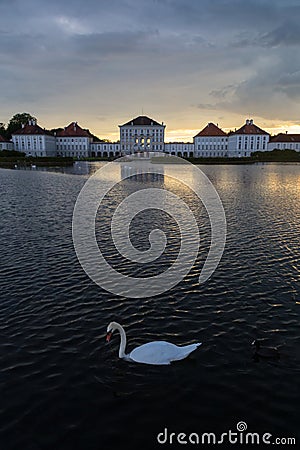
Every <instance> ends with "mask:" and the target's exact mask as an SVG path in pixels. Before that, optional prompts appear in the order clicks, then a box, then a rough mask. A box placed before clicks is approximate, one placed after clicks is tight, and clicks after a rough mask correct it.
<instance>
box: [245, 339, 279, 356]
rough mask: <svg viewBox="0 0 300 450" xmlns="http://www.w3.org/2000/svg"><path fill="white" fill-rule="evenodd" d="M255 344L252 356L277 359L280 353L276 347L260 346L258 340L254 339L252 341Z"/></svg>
mask: <svg viewBox="0 0 300 450" xmlns="http://www.w3.org/2000/svg"><path fill="white" fill-rule="evenodd" d="M252 345H255V352H254V355H253V356H254V357H256V358H257V357H259V358H264V359H279V358H280V354H279V350H278V348H277V347H263V348H261V345H260V341H259V340H258V339H255V340H254V341H253V342H252Z"/></svg>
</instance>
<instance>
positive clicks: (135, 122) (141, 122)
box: [119, 116, 164, 127]
mask: <svg viewBox="0 0 300 450" xmlns="http://www.w3.org/2000/svg"><path fill="white" fill-rule="evenodd" d="M119 126H120V127H130V126H143V127H145V126H147V127H148V126H155V127H157V126H159V127H163V126H164V125H163V124H161V123H158V122H156V121H155V120H153V119H150V117H147V116H138V117H136V118H135V119H132V120H130V121H129V122H127V123H124V125H119Z"/></svg>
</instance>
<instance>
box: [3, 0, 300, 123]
mask: <svg viewBox="0 0 300 450" xmlns="http://www.w3.org/2000/svg"><path fill="white" fill-rule="evenodd" d="M0 17H1V23H0V58H1V63H2V64H1V67H0V77H1V85H0V100H4V104H7V102H8V101H9V100H8V97H9V95H8V93H10V94H11V96H10V98H11V100H12V102H13V103H14V104H15V103H16V102H17V99H18V98H19V99H24V101H30V99H31V101H32V102H39V101H40V102H44V103H45V104H47V102H49V105H50V104H51V103H52V104H55V107H57V108H59V107H63V106H60V105H61V104H63V105H64V107H66V108H67V107H68V105H69V103H72V102H73V101H74V98H73V97H72V95H73V92H74V90H76V91H77V92H79V91H82V93H83V94H84V95H85V96H86V98H88V97H89V98H92V99H93V98H94V94H93V93H94V91H95V90H97V92H98V93H99V95H100V96H101V98H102V100H103V101H106V104H108V103H109V102H110V103H111V104H117V103H118V102H119V96H120V89H121V88H120V86H122V95H123V96H125V95H127V96H129V98H130V100H131V101H132V102H134V101H135V100H136V101H137V99H138V98H139V96H141V97H142V98H144V97H146V96H147V95H148V98H149V99H150V101H153V102H155V101H156V102H157V103H159V102H160V101H161V100H162V99H165V102H166V104H170V108H171V109H174V107H175V108H176V107H178V108H188V107H189V105H198V110H200V109H202V110H206V111H209V110H217V109H220V110H223V111H225V112H226V111H227V112H228V113H230V112H235V113H236V112H237V113H239V114H243V115H244V114H245V110H246V111H248V110H249V109H251V110H252V111H253V113H254V112H255V113H256V114H258V115H260V116H262V117H269V116H271V115H272V111H271V112H270V110H269V108H268V107H267V105H271V107H272V108H273V110H274V109H276V116H278V117H280V115H281V117H282V118H283V117H284V118H286V117H287V116H288V114H289V113H290V114H291V115H292V116H293V117H296V116H297V114H298V116H299V109H298V107H297V106H296V105H295V102H296V101H298V100H299V94H298V92H297V91H299V86H300V84H299V81H300V80H299V71H300V58H299V55H298V52H297V45H299V44H300V25H299V24H300V5H299V1H298V0H297V1H296V0H295V1H294V0H248V1H242V0H231V1H229V0H201V1H199V0H139V1H138V0H110V1H101V0H85V1H82V0H65V1H64V2H62V1H61V0H51V2H49V1H48V0H27V1H26V2H24V1H21V0H9V1H7V0H1V2H0ZM138 101H140V100H138ZM176 102H177V103H176ZM285 102H286V107H284V106H283V105H284V104H285ZM92 105H93V101H92V100H91V102H90V107H92ZM124 105H128V102H127V99H126V102H124ZM126 107H127V108H128V106H126ZM124 108H125V106H124ZM166 110H167V106H166ZM254 110H255V111H254ZM101 114H102V112H101ZM97 115H98V113H97ZM273 116H274V114H273Z"/></svg>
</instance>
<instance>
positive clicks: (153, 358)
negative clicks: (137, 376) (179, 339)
mask: <svg viewBox="0 0 300 450" xmlns="http://www.w3.org/2000/svg"><path fill="white" fill-rule="evenodd" d="M199 345H201V344H191V345H186V346H184V347H178V346H177V345H174V344H171V343H170V342H165V341H154V342H148V343H147V344H144V345H141V346H140V347H137V348H135V349H134V350H133V351H132V352H131V353H130V354H129V355H128V356H129V357H130V359H132V360H133V361H135V362H139V363H144V364H155V365H165V364H170V362H171V361H177V360H180V359H183V358H185V357H186V356H188V355H189V354H190V353H191V352H192V351H194V350H196V348H197V347H198V346H199Z"/></svg>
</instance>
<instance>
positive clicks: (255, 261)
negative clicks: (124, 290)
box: [0, 163, 300, 450]
mask: <svg viewBox="0 0 300 450" xmlns="http://www.w3.org/2000/svg"><path fill="white" fill-rule="evenodd" d="M102 166H103V163H77V165H75V166H74V167H73V168H64V169H54V170H53V171H51V170H49V169H48V170H45V171H43V170H4V169H0V180H1V185H0V210H1V219H0V227H1V228H0V230H1V233H0V248H1V264H0V270H1V278H0V338H1V340H0V392H1V397H0V398H1V402H0V448H1V449H3V450H11V449H16V450H17V449H18V450H19V449H22V450H31V449H32V450H41V449H51V450H52V449H56V450H57V449H67V450H68V449H72V450H73V449H85V450H87V449H91V450H92V449H93V450H96V449H111V450H113V449H117V448H121V446H122V447H125V448H131V449H139V448H143V449H148V448H149V449H153V448H156V447H160V448H164V447H168V448H175V447H178V446H179V444H178V442H177V441H176V442H177V444H175V443H174V444H172V445H170V443H169V444H167V442H166V444H163V442H161V443H158V440H157V436H158V435H159V433H163V435H161V436H160V439H161V441H164V439H165V436H166V433H167V434H168V436H169V434H170V433H172V432H173V433H175V437H174V436H173V437H172V439H173V440H174V439H177V437H178V433H185V434H186V435H188V436H189V435H190V433H197V434H198V435H199V436H201V435H202V434H203V433H215V434H216V435H217V437H218V436H220V435H221V434H222V433H228V432H229V430H232V432H233V431H234V432H236V431H237V424H238V423H239V422H245V424H246V427H247V431H248V432H253V433H254V432H255V433H259V434H260V436H262V435H263V434H264V433H270V434H271V435H272V437H271V438H270V441H271V442H273V441H274V440H275V438H288V437H295V438H298V439H299V430H298V428H299V425H298V424H299V412H300V411H299V404H300V395H299V392H300V390H299V377H300V368H299V362H300V350H299V348H300V333H299V331H300V326H299V308H300V287H299V282H300V165H297V164H257V165H250V164H249V165H242V166H240V165H203V166H199V167H200V168H201V170H202V171H203V172H204V173H205V174H206V175H207V176H208V178H209V179H210V180H211V182H212V183H213V185H214V186H215V188H216V190H217V192H218V193H219V196H220V198H221V200H222V203H223V206H224V210H225V213H226V220H227V240H226V247H225V251H224V253H223V256H222V259H221V262H220V264H219V266H218V268H217V269H216V271H215V272H214V273H213V275H212V276H211V278H210V279H209V280H208V281H207V282H206V283H204V284H201V285H199V283H198V277H199V274H200V271H201V267H202V266H203V262H204V259H205V255H207V251H208V247H209V242H210V225H209V220H208V217H207V214H206V212H205V209H204V208H203V206H202V205H201V204H200V202H199V201H198V199H197V197H196V196H195V195H194V193H193V192H191V191H190V190H189V189H186V188H185V187H183V186H180V184H176V183H173V185H172V183H168V171H170V170H172V169H170V167H167V166H168V165H166V167H163V170H162V172H161V174H159V175H158V176H144V175H143V174H141V175H136V176H134V177H132V178H129V179H127V180H125V181H123V182H122V183H118V184H117V185H116V186H115V187H114V189H113V190H111V192H110V193H109V195H108V197H107V199H105V201H104V202H103V205H101V208H100V210H99V214H98V216H97V239H98V243H99V247H100V248H101V249H102V251H103V254H104V255H105V257H106V258H108V259H109V258H110V259H111V264H112V265H114V267H115V268H116V269H117V270H121V271H123V273H126V274H130V273H131V272H133V273H134V274H135V276H137V277H141V276H144V275H145V274H146V276H148V277H151V276H152V275H153V274H155V273H161V272H162V271H163V270H165V269H166V268H168V267H169V266H170V265H171V264H172V263H173V262H174V259H175V258H176V254H177V253H178V250H179V247H180V239H179V237H178V229H177V227H176V223H174V220H172V218H171V217H169V216H166V215H165V214H162V213H158V212H155V211H149V212H148V213H146V214H142V215H139V216H138V217H136V218H135V219H134V221H133V223H132V226H131V231H130V232H131V235H130V236H131V238H132V242H133V243H134V245H136V247H137V248H139V249H141V250H145V249H147V248H148V247H149V242H148V235H149V230H150V231H151V227H152V228H153V226H155V228H158V227H161V228H162V229H163V230H164V231H165V233H166V236H167V237H168V245H167V247H166V254H165V255H162V256H161V257H160V259H159V261H158V262H153V263H150V264H144V265H141V264H136V263H132V264H130V263H129V262H128V261H125V262H124V260H123V259H122V258H120V255H119V254H118V252H117V251H116V249H115V247H114V245H113V241H112V239H111V236H109V233H110V221H111V217H112V213H113V209H114V208H115V207H116V205H117V204H118V202H119V201H120V200H121V199H123V198H125V197H126V196H127V195H128V194H130V193H133V192H136V191H137V190H139V189H142V188H145V187H153V188H156V187H158V188H162V187H164V188H171V189H173V191H174V192H175V193H176V194H178V195H181V196H182V198H183V199H184V200H185V201H186V202H187V204H188V205H189V207H190V209H191V210H192V211H193V212H194V214H195V217H196V218H197V221H198V223H199V229H200V242H201V245H200V251H199V255H198V257H197V260H196V261H195V264H194V265H193V267H192V269H191V270H190V272H189V273H188V275H187V276H186V277H185V278H184V279H183V280H182V281H181V282H180V283H179V284H177V285H176V286H174V287H173V288H171V289H170V290H168V291H166V292H164V293H162V294H160V295H157V296H151V292H149V296H148V297H146V298H127V297H126V296H121V297H120V296H118V295H114V294H112V293H110V292H107V291H106V290H104V289H102V288H101V287H99V286H98V285H97V284H95V283H94V282H93V281H92V280H91V279H90V278H89V277H88V276H87V275H86V273H85V272H84V270H83V269H82V267H81V265H80V263H79V261H78V259H77V256H76V253H75V250H74V246H73V240H72V215H73V209H74V205H75V202H76V199H77V196H78V194H79V192H80V190H81V189H82V187H83V186H84V183H85V182H86V180H87V178H88V174H90V173H93V172H95V171H96V169H97V168H99V167H102ZM129 166H130V164H129ZM188 170H189V168H188V166H182V171H188ZM153 224H154V225H153ZM112 320H116V321H118V322H120V323H121V324H122V325H123V326H124V328H125V330H126V333H127V339H128V344H127V348H128V350H132V349H133V348H134V347H135V346H137V345H141V344H143V343H146V342H149V341H152V340H167V341H170V342H173V343H174V344H178V345H183V344H190V343H193V342H199V341H200V342H202V343H203V344H202V346H201V347H199V348H198V349H197V350H196V351H195V352H194V353H192V354H191V355H190V356H189V357H188V358H187V359H185V360H183V361H178V362H175V363H172V364H171V365H169V366H148V365H143V364H135V363H130V362H126V361H123V360H120V359H119V358H118V348H119V336H118V335H116V336H113V338H112V340H111V342H110V343H109V344H107V343H106V342H105V336H106V327H107V325H108V323H109V322H110V321H112ZM256 338H257V339H261V342H262V347H263V346H265V347H266V346H268V347H269V346H270V347H278V349H279V353H280V358H279V359H276V358H274V359H273V358H266V359H265V358H253V351H254V350H253V347H252V346H251V343H252V341H253V340H254V339H256ZM166 430H167V431H166ZM240 431H241V430H240ZM194 439H195V435H194ZM166 441H168V442H169V441H170V439H169V437H168V438H167V439H166ZM298 442H299V440H298ZM221 446H222V445H220V447H221ZM181 447H182V444H181Z"/></svg>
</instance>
